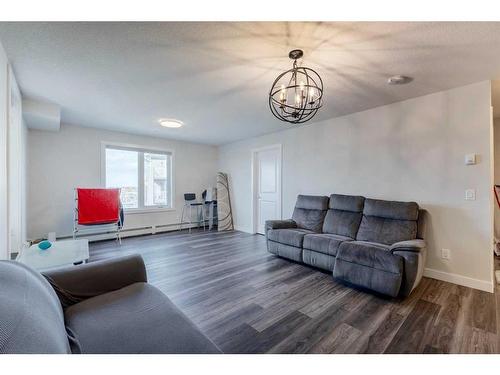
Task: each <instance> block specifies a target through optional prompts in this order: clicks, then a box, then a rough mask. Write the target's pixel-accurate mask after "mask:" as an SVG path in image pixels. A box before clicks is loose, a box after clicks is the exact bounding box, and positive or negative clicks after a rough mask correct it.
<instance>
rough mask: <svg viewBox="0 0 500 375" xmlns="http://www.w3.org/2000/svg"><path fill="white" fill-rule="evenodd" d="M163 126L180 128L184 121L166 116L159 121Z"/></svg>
mask: <svg viewBox="0 0 500 375" xmlns="http://www.w3.org/2000/svg"><path fill="white" fill-rule="evenodd" d="M158 122H159V123H160V125H161V126H164V127H165V128H180V127H181V126H182V125H184V123H183V122H182V121H179V120H174V119H169V118H164V119H161V120H160V121H158Z"/></svg>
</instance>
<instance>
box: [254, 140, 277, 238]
mask: <svg viewBox="0 0 500 375" xmlns="http://www.w3.org/2000/svg"><path fill="white" fill-rule="evenodd" d="M254 160H255V167H256V168H255V174H254V175H255V177H256V181H255V185H254V186H255V188H256V189H255V191H256V197H255V200H254V201H255V202H256V208H255V216H256V219H257V220H256V221H257V225H256V227H257V228H256V231H257V233H261V234H264V232H265V229H264V225H265V223H266V220H275V219H281V147H280V146H276V147H272V148H266V149H262V150H258V151H255V154H254Z"/></svg>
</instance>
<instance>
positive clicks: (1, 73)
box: [0, 44, 9, 259]
mask: <svg viewBox="0 0 500 375" xmlns="http://www.w3.org/2000/svg"><path fill="white" fill-rule="evenodd" d="M7 92H8V65H7V57H6V56H5V52H4V50H3V47H2V45H1V44H0V259H7V258H8V254H9V251H8V248H9V245H8V238H9V237H8V220H7V218H8V208H7V207H8V200H7V124H8V118H7V99H8V95H7Z"/></svg>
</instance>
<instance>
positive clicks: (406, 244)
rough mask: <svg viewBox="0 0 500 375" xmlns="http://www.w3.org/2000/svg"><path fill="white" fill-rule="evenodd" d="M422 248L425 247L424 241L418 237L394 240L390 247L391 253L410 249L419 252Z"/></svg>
mask: <svg viewBox="0 0 500 375" xmlns="http://www.w3.org/2000/svg"><path fill="white" fill-rule="evenodd" d="M423 249H425V241H424V240H420V239H416V240H408V241H401V242H396V243H395V244H392V245H391V247H390V250H391V252H392V253H394V252H395V251H411V252H416V253H419V252H421V251H422V250H423Z"/></svg>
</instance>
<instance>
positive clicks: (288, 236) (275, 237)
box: [267, 228, 315, 247]
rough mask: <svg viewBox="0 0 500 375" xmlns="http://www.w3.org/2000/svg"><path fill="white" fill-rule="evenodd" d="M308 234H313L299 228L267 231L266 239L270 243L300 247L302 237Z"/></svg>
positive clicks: (310, 231) (302, 240)
mask: <svg viewBox="0 0 500 375" xmlns="http://www.w3.org/2000/svg"><path fill="white" fill-rule="evenodd" d="M309 233H315V232H313V231H312V230H308V229H301V228H293V229H269V230H268V232H267V238H268V239H269V240H270V241H274V242H279V243H282V244H285V245H289V246H295V247H302V244H303V242H304V236H305V235H306V234H309Z"/></svg>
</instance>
